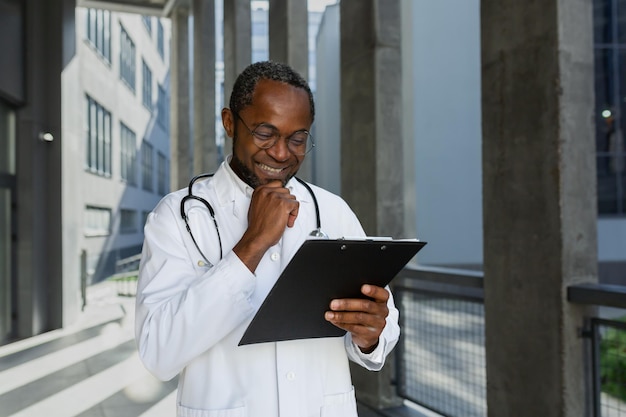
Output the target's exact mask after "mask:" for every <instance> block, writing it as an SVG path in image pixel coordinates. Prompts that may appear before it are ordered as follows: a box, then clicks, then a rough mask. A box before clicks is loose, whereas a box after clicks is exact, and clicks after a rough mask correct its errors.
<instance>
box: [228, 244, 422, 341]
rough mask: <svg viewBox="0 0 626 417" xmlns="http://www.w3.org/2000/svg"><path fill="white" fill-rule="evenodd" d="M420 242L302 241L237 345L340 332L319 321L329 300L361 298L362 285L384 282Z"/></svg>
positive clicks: (322, 318) (306, 337)
mask: <svg viewBox="0 0 626 417" xmlns="http://www.w3.org/2000/svg"><path fill="white" fill-rule="evenodd" d="M424 245H426V242H422V241H418V240H413V239H410V240H408V239H407V240H392V239H379V238H371V239H370V238H364V239H337V240H326V239H312V240H306V241H305V242H304V243H303V244H302V246H301V247H300V249H298V252H296V254H295V255H294V256H293V258H292V259H291V261H290V262H289V264H287V266H286V267H285V269H284V270H283V272H282V274H281V275H280V277H279V278H278V280H277V281H276V283H275V284H274V287H272V289H271V290H270V292H269V294H268V295H267V297H266V298H265V300H264V301H263V303H262V304H261V307H260V308H259V310H258V311H257V313H256V315H255V316H254V318H253V319H252V322H251V323H250V325H249V326H248V328H247V329H246V331H245V333H244V335H243V337H242V338H241V340H240V342H239V345H240V346H241V345H247V344H252V343H263V342H277V341H283V340H295V339H309V338H319V337H337V336H343V335H344V334H345V333H346V332H345V331H344V330H342V329H340V328H338V327H336V326H334V325H333V324H331V323H329V322H327V321H326V319H324V312H326V311H328V310H329V304H330V301H331V300H332V299H335V298H364V295H363V294H362V293H361V291H360V289H361V286H362V285H363V284H374V285H378V286H381V287H384V286H385V285H387V284H389V283H390V282H391V280H392V279H393V278H394V277H395V276H396V275H397V274H398V272H400V271H401V270H402V268H403V267H404V266H405V265H406V264H407V263H408V262H409V261H410V260H411V258H413V256H415V254H416V253H417V252H418V251H419V250H420V249H422V248H423V247H424Z"/></svg>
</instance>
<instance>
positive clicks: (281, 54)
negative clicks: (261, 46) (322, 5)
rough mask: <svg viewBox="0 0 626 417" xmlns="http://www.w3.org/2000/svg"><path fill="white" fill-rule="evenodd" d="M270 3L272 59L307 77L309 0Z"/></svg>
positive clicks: (278, 0)
mask: <svg viewBox="0 0 626 417" xmlns="http://www.w3.org/2000/svg"><path fill="white" fill-rule="evenodd" d="M269 5H270V9H269V37H270V42H269V44H270V60H272V61H278V62H284V63H286V64H289V65H290V66H291V67H292V68H293V69H295V70H296V71H297V72H298V73H299V74H300V75H302V76H303V77H304V78H308V76H309V29H308V22H309V19H308V16H309V15H308V9H307V0H270V2H269Z"/></svg>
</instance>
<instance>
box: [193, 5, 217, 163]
mask: <svg viewBox="0 0 626 417" xmlns="http://www.w3.org/2000/svg"><path fill="white" fill-rule="evenodd" d="M193 91H194V96H193V114H194V117H193V120H194V127H193V148H194V152H193V175H197V174H200V173H202V172H214V171H215V170H216V169H217V165H218V155H217V146H216V143H215V0H193Z"/></svg>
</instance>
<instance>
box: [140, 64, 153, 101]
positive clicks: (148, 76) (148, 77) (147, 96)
mask: <svg viewBox="0 0 626 417" xmlns="http://www.w3.org/2000/svg"><path fill="white" fill-rule="evenodd" d="M141 68H142V73H143V92H142V96H143V105H144V106H145V107H146V108H147V109H148V110H152V71H150V68H149V67H148V64H146V61H144V60H143V59H142V60H141Z"/></svg>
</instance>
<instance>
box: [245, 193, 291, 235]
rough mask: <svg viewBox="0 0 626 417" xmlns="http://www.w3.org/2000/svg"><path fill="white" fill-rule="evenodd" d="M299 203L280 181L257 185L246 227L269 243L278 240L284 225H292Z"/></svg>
mask: <svg viewBox="0 0 626 417" xmlns="http://www.w3.org/2000/svg"><path fill="white" fill-rule="evenodd" d="M299 207H300V203H299V202H298V200H296V197H295V196H294V195H293V194H291V193H290V192H289V190H288V189H287V188H285V187H283V186H282V184H281V182H280V181H272V182H270V183H268V184H265V185H262V186H259V187H257V188H256V189H255V190H254V193H253V194H252V202H251V203H250V209H249V211H248V228H249V229H251V230H252V231H253V232H254V233H255V234H256V235H257V236H265V237H266V238H267V240H268V241H269V242H270V243H271V244H275V243H276V242H278V240H279V239H280V237H281V236H282V234H283V233H284V231H285V227H293V225H294V224H295V221H296V218H297V217H298V210H299Z"/></svg>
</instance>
